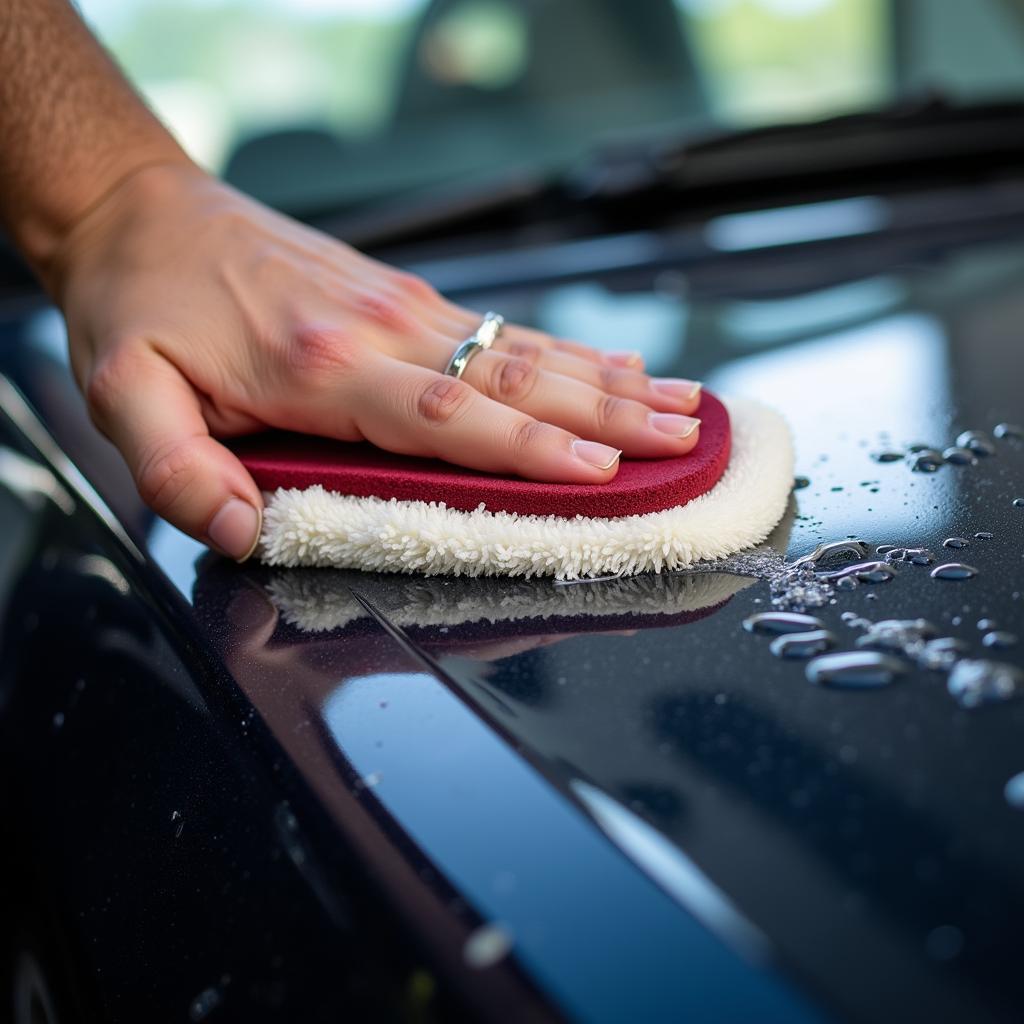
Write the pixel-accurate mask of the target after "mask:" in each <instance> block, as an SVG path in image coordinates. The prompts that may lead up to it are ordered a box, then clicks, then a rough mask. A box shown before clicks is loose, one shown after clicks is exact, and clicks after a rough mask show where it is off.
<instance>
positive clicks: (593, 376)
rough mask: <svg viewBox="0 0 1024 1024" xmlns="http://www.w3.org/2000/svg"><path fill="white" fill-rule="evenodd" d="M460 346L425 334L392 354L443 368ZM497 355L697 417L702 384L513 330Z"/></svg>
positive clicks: (438, 334) (447, 337)
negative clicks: (655, 374) (652, 373)
mask: <svg viewBox="0 0 1024 1024" xmlns="http://www.w3.org/2000/svg"><path fill="white" fill-rule="evenodd" d="M458 343H459V341H458V339H457V338H456V337H454V336H453V335H452V334H451V332H449V333H448V334H444V333H441V332H438V331H425V332H423V333H421V334H420V335H418V336H416V337H415V338H411V339H409V340H408V341H407V342H406V343H405V344H403V345H399V346H397V347H396V348H394V349H392V351H391V352H390V354H391V355H394V356H396V357H398V358H402V359H406V360H408V361H409V362H414V363H417V364H418V365H420V366H424V367H426V368H428V369H436V370H442V369H443V368H444V366H445V365H446V364H447V362H448V359H449V358H450V357H451V354H452V352H453V351H454V350H455V348H456V346H457V345H458ZM492 351H493V352H503V353H507V354H508V355H509V356H511V357H513V358H515V359H519V360H525V361H526V362H529V363H531V364H533V365H535V366H536V367H538V369H540V370H544V371H548V372H550V373H556V374H559V375H560V376H563V377H571V378H573V379H575V380H578V381H583V382H584V383H586V384H589V385H590V386H591V387H594V388H598V389H599V390H601V391H605V392H607V393H608V394H610V395H616V396H617V397H619V398H628V399H631V400H632V401H634V402H642V403H643V404H644V405H647V406H649V407H650V408H651V409H652V410H654V411H656V412H672V413H679V414H681V415H684V416H693V415H694V414H695V413H696V411H697V408H698V407H699V405H700V397H701V385H700V383H699V382H697V381H693V380H685V379H683V378H658V377H648V376H647V374H645V373H642V372H640V371H638V370H637V369H635V368H632V367H629V366H617V365H614V364H612V363H610V362H607V361H602V360H596V359H589V358H588V359H584V358H581V357H580V356H578V355H575V354H574V353H573V352H570V351H566V350H563V349H560V348H556V347H554V346H553V345H551V346H547V347H545V346H542V345H538V344H536V343H534V342H532V341H524V340H515V339H514V337H510V336H509V335H508V332H503V333H502V336H501V337H500V338H499V339H498V340H497V341H496V342H495V343H494V346H493V349H492ZM492 397H493V396H492Z"/></svg>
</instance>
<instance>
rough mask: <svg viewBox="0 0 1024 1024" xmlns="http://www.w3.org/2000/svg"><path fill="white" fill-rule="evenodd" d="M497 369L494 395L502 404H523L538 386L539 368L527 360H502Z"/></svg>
mask: <svg viewBox="0 0 1024 1024" xmlns="http://www.w3.org/2000/svg"><path fill="white" fill-rule="evenodd" d="M495 369H496V372H495V374H494V386H493V394H494V397H495V398H496V399H498V400H499V401H501V402H506V403H509V402H522V401H523V400H524V399H526V398H528V397H529V395H530V392H531V391H533V389H534V387H535V386H536V384H537V377H538V371H537V367H536V366H534V365H533V364H532V363H530V362H528V361H527V360H525V359H518V358H513V359H502V360H501V361H500V362H499V363H498V364H497V365H496V367H495Z"/></svg>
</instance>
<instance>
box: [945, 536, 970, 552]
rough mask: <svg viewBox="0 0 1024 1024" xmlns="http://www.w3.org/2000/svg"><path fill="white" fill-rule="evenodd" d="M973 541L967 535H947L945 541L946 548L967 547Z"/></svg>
mask: <svg viewBox="0 0 1024 1024" xmlns="http://www.w3.org/2000/svg"><path fill="white" fill-rule="evenodd" d="M970 543H971V542H970V541H969V540H967V538H966V537H947V538H946V539H945V540H944V541H943V542H942V546H943V547H944V548H956V549H959V548H965V547H967V545H968V544H970Z"/></svg>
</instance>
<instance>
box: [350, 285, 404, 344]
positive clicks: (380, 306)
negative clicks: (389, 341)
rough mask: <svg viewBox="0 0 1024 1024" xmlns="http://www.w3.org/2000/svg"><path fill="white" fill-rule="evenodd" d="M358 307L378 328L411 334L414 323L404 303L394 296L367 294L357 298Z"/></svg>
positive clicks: (376, 293)
mask: <svg viewBox="0 0 1024 1024" xmlns="http://www.w3.org/2000/svg"><path fill="white" fill-rule="evenodd" d="M358 307H359V310H360V312H362V313H363V314H364V315H365V316H366V317H367V318H368V319H370V320H371V321H373V323H375V324H376V325H377V326H378V327H383V328H384V329H385V330H388V331H393V332H395V333H398V334H411V333H412V331H413V329H414V327H415V322H414V319H413V317H412V316H411V315H410V313H409V311H408V309H407V308H406V301H405V300H404V299H403V298H402V297H400V296H396V295H384V294H382V293H380V292H367V293H365V294H363V295H361V296H360V297H359V300H358Z"/></svg>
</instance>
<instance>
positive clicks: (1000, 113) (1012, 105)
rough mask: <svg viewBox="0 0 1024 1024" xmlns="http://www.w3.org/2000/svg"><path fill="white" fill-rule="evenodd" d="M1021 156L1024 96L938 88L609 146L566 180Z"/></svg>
mask: <svg viewBox="0 0 1024 1024" xmlns="http://www.w3.org/2000/svg"><path fill="white" fill-rule="evenodd" d="M1022 157H1024V100H1020V99H1016V98H1013V99H1007V100H999V101H992V102H986V103H971V104H955V103H952V102H950V101H949V100H948V99H946V98H944V97H942V96H937V95H933V96H929V97H927V98H925V99H919V100H903V101H900V102H896V103H893V104H891V105H888V106H884V107H878V108H875V109H872V110H866V111H862V112H857V113H850V114H843V115H839V116H836V117H830V118H826V119H824V120H818V121H806V122H798V123H787V124H773V125H766V126H763V127H756V128H749V129H744V130H741V131H733V132H717V133H713V134H710V135H707V136H704V137H702V138H694V137H689V138H686V139H682V140H678V141H673V142H669V143H660V144H655V145H653V146H648V147H646V148H645V149H638V148H635V147H634V148H633V149H632V151H630V150H622V151H620V152H615V151H608V152H605V153H603V154H598V155H597V156H596V157H595V158H594V159H592V160H590V161H589V162H587V163H586V164H584V165H583V166H582V167H580V168H579V169H578V170H577V171H576V172H575V173H574V175H572V176H571V178H570V182H571V184H572V185H573V186H574V190H575V192H576V193H577V195H578V196H579V197H580V198H589V197H596V196H603V197H606V198H611V197H614V196H625V195H631V194H632V195H635V194H636V193H638V192H643V191H645V190H649V189H652V188H657V189H663V188H666V187H667V188H671V189H674V190H687V191H692V190H694V189H698V188H703V187H708V186H713V187H715V188H722V187H725V186H728V185H730V184H734V183H743V184H745V185H748V186H749V185H751V184H754V183H766V182H770V181H778V180H794V179H799V180H802V181H805V182H806V181H807V180H808V179H813V178H819V177H821V176H822V175H830V176H831V175H835V174H837V173H838V174H842V175H849V174H854V173H856V172H858V171H860V170H864V169H869V170H874V171H880V170H892V169H896V170H898V171H900V172H902V173H903V174H906V173H907V172H914V173H917V172H919V170H920V168H921V167H922V166H927V165H929V164H932V163H934V162H936V161H954V162H956V163H957V164H958V165H965V164H967V163H972V164H976V165H979V166H982V167H992V166H993V165H994V162H995V163H999V164H1003V163H1005V162H1006V160H1007V159H1010V160H1013V161H1014V162H1020V161H1021V159H1022ZM935 169H936V170H940V168H935Z"/></svg>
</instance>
